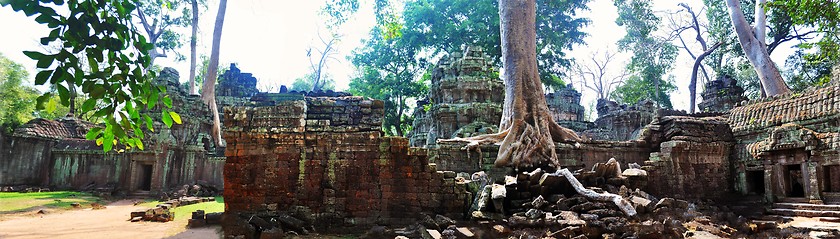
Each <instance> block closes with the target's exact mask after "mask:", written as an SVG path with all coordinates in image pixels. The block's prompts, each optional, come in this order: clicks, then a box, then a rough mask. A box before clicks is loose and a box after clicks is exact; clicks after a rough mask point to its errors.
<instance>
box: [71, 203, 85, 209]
mask: <svg viewBox="0 0 840 239" xmlns="http://www.w3.org/2000/svg"><path fill="white" fill-rule="evenodd" d="M70 206H72V207H73V208H80V207H82V204H79V203H77V202H74V203H71V204H70Z"/></svg>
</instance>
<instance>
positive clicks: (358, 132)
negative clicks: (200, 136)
mask: <svg viewBox="0 0 840 239" xmlns="http://www.w3.org/2000/svg"><path fill="white" fill-rule="evenodd" d="M383 114H384V113H383V104H382V102H381V101H374V100H368V99H364V98H361V97H339V98H307V99H306V101H284V102H280V103H278V104H277V105H275V106H265V107H235V108H226V109H225V128H226V130H225V133H224V137H225V140H226V141H227V149H226V152H225V156H226V157H227V160H226V162H225V167H224V178H225V183H224V185H225V190H224V196H225V204H226V212H227V213H231V214H249V213H260V212H268V211H285V210H289V209H290V208H292V207H295V206H304V207H307V208H309V209H310V210H312V212H313V213H315V214H321V215H325V214H326V215H332V216H340V217H342V218H352V219H353V220H355V222H356V223H359V224H373V223H375V222H376V221H375V220H376V219H377V218H380V219H384V220H388V221H390V222H393V223H400V222H401V220H403V219H417V218H418V217H419V215H420V213H422V212H429V213H439V214H452V213H455V214H458V215H460V213H461V212H463V211H464V207H465V206H464V202H465V200H466V198H467V195H466V192H465V190H464V187H463V185H456V184H455V181H454V177H449V178H445V177H444V173H443V172H438V171H436V170H435V168H434V166H433V165H429V162H428V159H427V155H426V151H425V150H423V149H416V148H409V147H408V140H407V139H405V138H401V137H380V131H379V129H380V127H381V126H380V125H381V121H382V115H383Z"/></svg>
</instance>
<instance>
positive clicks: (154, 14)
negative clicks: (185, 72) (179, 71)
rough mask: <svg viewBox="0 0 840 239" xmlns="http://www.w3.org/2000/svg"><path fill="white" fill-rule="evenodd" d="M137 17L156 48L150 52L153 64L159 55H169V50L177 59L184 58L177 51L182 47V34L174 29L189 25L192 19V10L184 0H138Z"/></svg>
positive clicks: (148, 38)
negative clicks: (189, 9)
mask: <svg viewBox="0 0 840 239" xmlns="http://www.w3.org/2000/svg"><path fill="white" fill-rule="evenodd" d="M135 3H136V4H137V7H138V11H137V19H138V21H139V23H140V26H141V27H142V29H143V31H144V32H145V34H146V37H147V40H148V41H149V43H151V44H152V45H154V46H155V47H154V49H152V50H151V51H150V52H149V58H150V61H151V63H150V64H152V65H154V63H155V59H157V58H158V57H161V58H166V57H169V53H168V52H173V53H175V56H176V59H177V60H183V58H184V57H183V55H181V54H180V53H178V51H176V50H177V49H178V48H179V47H181V34H180V33H178V32H176V31H174V29H173V28H175V27H187V26H189V25H190V24H192V22H191V21H190V18H191V17H190V15H191V14H190V11H188V9H187V8H186V7H185V5H186V3H187V2H186V1H184V0H136V1H135Z"/></svg>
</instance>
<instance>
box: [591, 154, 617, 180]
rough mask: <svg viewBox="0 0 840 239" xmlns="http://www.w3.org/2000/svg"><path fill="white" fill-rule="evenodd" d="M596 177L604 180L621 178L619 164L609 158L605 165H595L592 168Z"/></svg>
mask: <svg viewBox="0 0 840 239" xmlns="http://www.w3.org/2000/svg"><path fill="white" fill-rule="evenodd" d="M592 171H594V172H595V176H596V177H603V178H606V179H609V178H617V177H621V164H619V163H618V160H616V159H615V158H610V160H608V161H607V162H606V163H596V164H595V166H593V167H592Z"/></svg>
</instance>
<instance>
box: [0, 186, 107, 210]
mask: <svg viewBox="0 0 840 239" xmlns="http://www.w3.org/2000/svg"><path fill="white" fill-rule="evenodd" d="M94 202H95V203H103V202H104V200H102V199H101V198H99V197H96V196H93V195H91V194H89V193H82V192H73V191H55V192H39V193H16V192H4V193H0V214H9V213H18V212H26V211H31V210H34V209H37V208H41V207H46V208H50V209H58V210H66V209H72V208H73V206H71V205H70V204H72V203H79V204H81V206H82V208H90V207H91V206H90V204H91V203H94Z"/></svg>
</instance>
